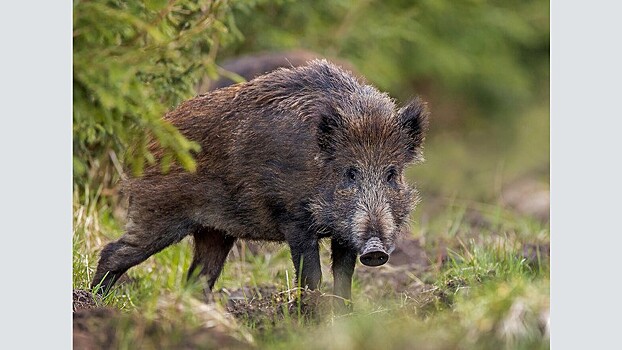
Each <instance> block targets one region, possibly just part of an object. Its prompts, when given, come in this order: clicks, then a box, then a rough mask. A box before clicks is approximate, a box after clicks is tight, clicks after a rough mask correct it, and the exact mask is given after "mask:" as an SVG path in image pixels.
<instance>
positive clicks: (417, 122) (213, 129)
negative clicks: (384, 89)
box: [93, 60, 428, 299]
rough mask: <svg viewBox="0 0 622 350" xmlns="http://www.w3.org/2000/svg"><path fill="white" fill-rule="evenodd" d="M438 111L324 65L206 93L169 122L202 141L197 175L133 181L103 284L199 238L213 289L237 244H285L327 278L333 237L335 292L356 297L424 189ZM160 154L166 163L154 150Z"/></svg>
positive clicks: (303, 265) (151, 175) (307, 273)
mask: <svg viewBox="0 0 622 350" xmlns="http://www.w3.org/2000/svg"><path fill="white" fill-rule="evenodd" d="M427 117H428V112H427V110H426V108H425V104H424V103H423V102H422V101H421V100H419V99H418V98H417V99H415V100H413V101H412V102H411V103H409V104H408V105H407V106H406V107H404V108H402V109H399V110H397V109H396V106H395V104H394V102H393V101H392V100H391V99H390V98H389V97H388V96H387V95H386V94H384V93H381V92H379V91H378V90H376V89H375V88H373V87H371V86H369V85H365V84H363V83H361V82H360V81H359V80H358V79H357V78H354V77H353V76H352V75H351V74H349V73H347V72H345V71H343V70H341V69H340V68H338V67H337V66H334V65H332V64H330V63H328V62H327V61H324V60H315V61H312V62H310V63H309V64H308V65H306V66H303V67H298V68H292V69H279V70H276V71H274V72H272V73H270V74H266V75H263V76H260V77H258V78H256V79H254V80H252V81H250V82H247V83H241V84H237V85H233V86H230V87H225V88H222V89H219V90H216V91H213V92H210V93H208V94H204V95H200V96H197V97H195V98H193V99H191V100H189V101H186V102H184V103H183V104H181V105H180V106H179V107H178V108H177V109H175V110H173V111H172V112H169V113H168V114H167V115H166V116H165V117H164V118H165V119H166V120H167V121H169V122H171V123H172V124H173V125H174V126H175V127H177V128H178V129H179V130H180V131H181V133H182V134H183V135H184V136H186V137H187V138H188V139H190V140H194V141H196V142H198V143H199V144H200V145H201V152H199V153H198V154H197V155H196V161H197V164H198V167H197V171H196V173H188V172H185V171H183V169H181V167H179V166H173V167H172V168H171V170H170V171H169V172H168V173H166V174H162V173H161V172H160V168H159V167H158V166H155V165H154V166H152V167H150V168H148V169H146V171H145V174H144V175H143V176H140V177H135V178H131V179H129V180H127V182H126V184H125V191H126V193H127V194H129V197H130V205H129V210H128V223H127V226H126V233H125V234H124V235H123V237H121V238H120V239H119V240H118V241H116V242H113V243H110V244H108V245H107V246H106V247H105V248H104V249H103V251H102V253H101V259H100V262H99V265H98V268H97V272H96V274H95V278H94V281H93V286H95V285H98V284H100V282H101V289H100V290H102V291H105V290H108V289H109V288H110V287H111V286H112V284H114V282H115V281H116V279H117V278H118V277H119V276H120V275H121V274H123V273H124V272H125V271H126V270H127V269H128V268H130V267H132V266H134V265H136V264H139V263H140V262H142V261H144V260H145V259H147V258H148V257H149V256H151V255H153V254H155V253H157V252H158V251H160V250H162V249H164V248H166V247H167V246H169V245H171V244H174V243H176V242H178V241H180V240H181V239H183V238H184V237H186V236H188V235H193V236H194V240H195V257H194V261H193V263H192V267H191V271H190V272H189V275H196V274H198V275H200V276H205V277H206V278H207V279H208V286H207V287H208V288H207V290H208V291H209V290H210V289H211V288H212V287H213V284H214V282H215V281H216V279H217V278H218V276H219V274H220V271H221V269H222V265H223V264H224V262H225V259H226V256H227V254H228V252H229V250H230V249H231V247H232V245H233V244H234V242H235V240H236V239H250V240H268V241H285V242H287V243H288V244H289V246H290V248H291V252H292V259H293V262H294V267H295V269H296V275H297V278H298V281H299V282H300V283H301V284H302V285H303V286H304V285H306V286H309V287H310V288H317V287H318V286H319V283H320V281H321V269H320V261H319V250H318V249H319V248H318V240H319V239H320V238H322V237H331V239H332V245H331V246H332V258H333V274H334V279H335V286H334V288H335V290H334V292H335V294H337V295H339V296H342V297H344V298H345V299H349V298H350V288H351V278H352V273H353V270H354V265H355V262H356V256H357V254H359V253H360V252H361V249H362V245H363V244H364V243H365V241H366V240H368V239H370V238H371V237H378V238H379V239H380V240H381V241H382V243H383V244H384V246H385V247H386V250H387V251H388V252H389V253H390V251H391V250H392V249H393V247H394V242H395V239H396V237H397V235H398V234H399V233H400V232H401V231H402V229H403V228H404V227H405V226H406V225H407V218H408V214H409V212H410V210H411V209H412V207H413V205H414V203H415V201H416V193H415V191H414V190H413V189H411V188H410V187H409V186H408V185H407V183H406V182H405V180H404V176H403V173H404V168H405V167H406V166H407V165H408V164H410V163H412V162H415V161H418V160H421V159H422V153H421V152H422V145H423V141H424V135H425V130H426V128H427ZM152 151H153V152H154V153H155V155H156V158H159V157H161V154H160V153H159V150H158V148H157V147H156V146H155V144H154V145H152Z"/></svg>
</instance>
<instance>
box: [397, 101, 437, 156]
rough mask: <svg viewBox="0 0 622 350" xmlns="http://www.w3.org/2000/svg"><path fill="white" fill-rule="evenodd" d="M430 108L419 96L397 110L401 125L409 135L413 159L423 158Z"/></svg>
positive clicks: (410, 153) (409, 148) (408, 147)
mask: <svg viewBox="0 0 622 350" xmlns="http://www.w3.org/2000/svg"><path fill="white" fill-rule="evenodd" d="M429 115H430V112H428V108H427V105H426V103H425V102H423V101H422V100H421V99H420V98H419V97H417V98H415V99H414V100H412V101H411V102H410V103H409V104H408V105H406V106H405V107H402V108H401V109H400V110H399V111H398V112H397V117H398V120H399V123H400V126H401V127H402V128H403V129H404V130H405V131H406V134H407V135H408V136H409V139H408V143H407V146H406V148H407V150H408V153H409V156H410V158H411V160H414V161H420V160H423V152H422V151H423V141H424V140H425V134H426V132H427V131H428V116H429Z"/></svg>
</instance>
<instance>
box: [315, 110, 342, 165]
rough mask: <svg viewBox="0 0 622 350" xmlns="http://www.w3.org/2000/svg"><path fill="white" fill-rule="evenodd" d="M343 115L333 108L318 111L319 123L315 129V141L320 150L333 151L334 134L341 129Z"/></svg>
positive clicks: (329, 152) (330, 152)
mask: <svg viewBox="0 0 622 350" xmlns="http://www.w3.org/2000/svg"><path fill="white" fill-rule="evenodd" d="M343 127H344V125H343V117H341V115H340V114H339V112H338V111H337V110H336V109H334V108H328V109H326V110H325V111H322V113H320V124H319V125H318V130H317V142H318V145H319V146H320V150H321V151H322V152H325V153H327V154H332V153H334V151H335V141H336V140H335V134H336V133H337V130H339V129H342V128H343Z"/></svg>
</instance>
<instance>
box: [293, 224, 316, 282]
mask: <svg viewBox="0 0 622 350" xmlns="http://www.w3.org/2000/svg"><path fill="white" fill-rule="evenodd" d="M287 243H288V244H289V248H290V249H291V252H292V261H293V262H294V269H295V270H296V283H297V284H298V285H300V287H302V288H304V287H309V288H310V289H317V288H318V287H319V286H320V282H322V268H321V267H320V248H319V244H318V239H317V237H310V235H309V234H306V233H304V234H297V235H293V236H290V237H288V238H287Z"/></svg>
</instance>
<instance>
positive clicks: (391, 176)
mask: <svg viewBox="0 0 622 350" xmlns="http://www.w3.org/2000/svg"><path fill="white" fill-rule="evenodd" d="M397 175H398V174H397V169H395V168H394V167H391V168H390V169H389V171H388V172H387V182H388V183H390V184H391V185H395V184H396V181H397Z"/></svg>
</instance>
